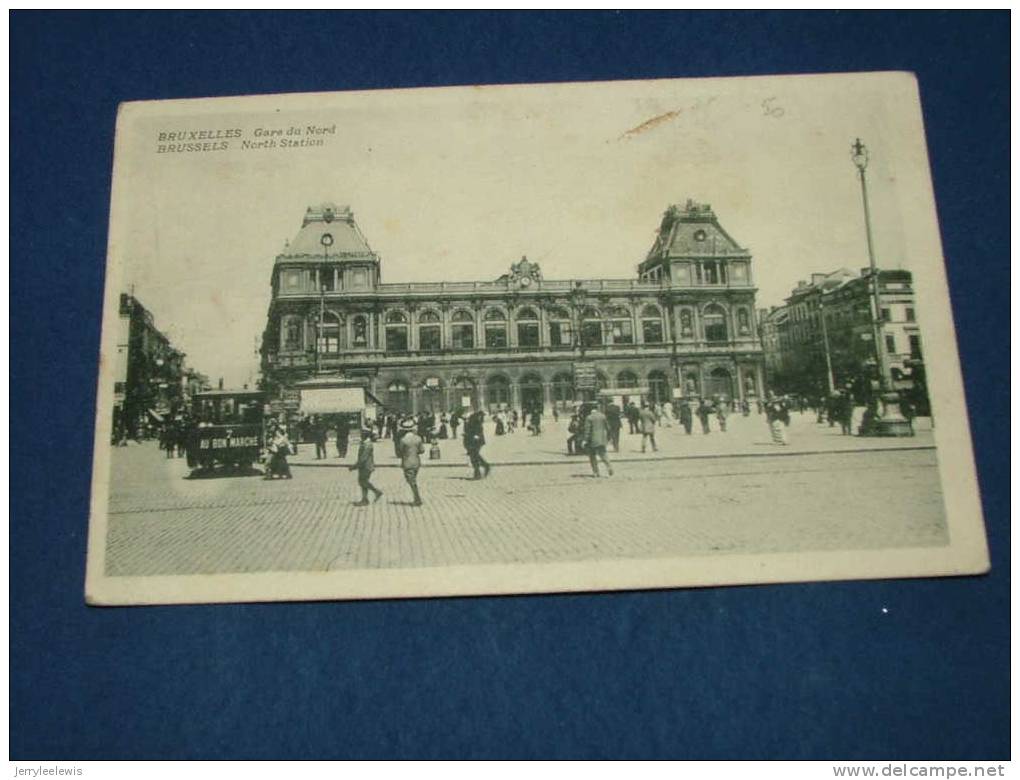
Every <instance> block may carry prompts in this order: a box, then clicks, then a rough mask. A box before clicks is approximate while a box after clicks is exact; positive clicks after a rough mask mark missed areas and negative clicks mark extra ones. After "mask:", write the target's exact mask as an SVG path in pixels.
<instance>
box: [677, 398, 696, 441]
mask: <svg viewBox="0 0 1020 780" xmlns="http://www.w3.org/2000/svg"><path fill="white" fill-rule="evenodd" d="M680 424H681V425H682V426H683V427H684V433H686V434H687V435H688V436H690V435H691V429H692V428H693V427H694V414H693V413H692V412H691V404H690V402H689V401H686V400H684V401H681V402H680Z"/></svg>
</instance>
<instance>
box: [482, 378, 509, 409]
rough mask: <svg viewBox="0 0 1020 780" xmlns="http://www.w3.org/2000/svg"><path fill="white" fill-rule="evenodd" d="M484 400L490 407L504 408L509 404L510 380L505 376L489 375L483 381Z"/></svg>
mask: <svg viewBox="0 0 1020 780" xmlns="http://www.w3.org/2000/svg"><path fill="white" fill-rule="evenodd" d="M485 400H486V401H487V402H488V404H489V408H490V409H505V408H506V407H508V406H509V405H510V380H509V379H507V378H506V377H505V376H500V375H496V376H490V377H489V378H488V380H486V382H485Z"/></svg>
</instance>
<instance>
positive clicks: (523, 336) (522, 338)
mask: <svg viewBox="0 0 1020 780" xmlns="http://www.w3.org/2000/svg"><path fill="white" fill-rule="evenodd" d="M517 344H518V346H521V347H532V348H534V347H537V346H538V323H537V322H522V323H520V324H519V325H518V326H517Z"/></svg>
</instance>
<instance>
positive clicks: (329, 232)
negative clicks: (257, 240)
mask: <svg viewBox="0 0 1020 780" xmlns="http://www.w3.org/2000/svg"><path fill="white" fill-rule="evenodd" d="M301 257H311V258H320V259H321V258H323V257H326V258H340V257H344V258H348V259H349V258H352V257H362V258H365V259H375V252H373V251H372V249H371V247H369V245H368V241H366V240H365V236H364V235H363V234H362V232H361V230H359V229H358V225H357V223H356V222H355V221H354V212H352V211H351V208H350V206H338V205H336V204H335V203H332V202H325V203H320V204H319V205H317V206H309V207H308V209H307V210H306V211H305V216H304V219H303V220H302V222H301V229H300V230H299V231H298V233H297V235H296V236H294V239H293V240H292V241H291V242H290V243H288V244H287V245H286V247H285V248H284V250H283V252H281V253H280V255H278V256H277V261H280V260H286V259H293V258H301Z"/></svg>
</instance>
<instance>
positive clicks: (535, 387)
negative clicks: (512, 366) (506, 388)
mask: <svg viewBox="0 0 1020 780" xmlns="http://www.w3.org/2000/svg"><path fill="white" fill-rule="evenodd" d="M518 385H519V387H520V389H521V409H522V410H524V411H526V412H530V411H533V410H536V409H537V410H541V409H542V407H543V405H544V403H545V397H544V394H543V392H542V377H540V376H539V375H538V374H525V375H524V376H522V377H521V381H520V382H519V383H518Z"/></svg>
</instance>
